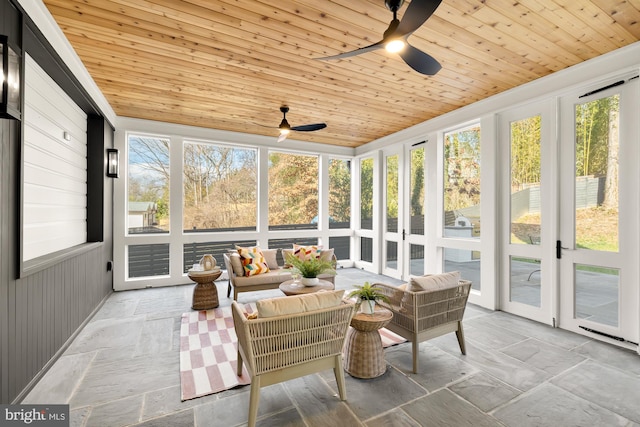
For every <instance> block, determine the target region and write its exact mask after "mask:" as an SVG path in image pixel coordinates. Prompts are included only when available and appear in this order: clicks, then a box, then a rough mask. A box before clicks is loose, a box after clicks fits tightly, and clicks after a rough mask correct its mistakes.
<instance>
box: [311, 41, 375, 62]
mask: <svg viewBox="0 0 640 427" xmlns="http://www.w3.org/2000/svg"><path fill="white" fill-rule="evenodd" d="M383 46H384V40H380V41H379V42H377V43H374V44H371V45H369V46H365V47H361V48H360V49H356V50H352V51H351V52H344V53H339V54H337V55H332V56H325V57H322V58H314V59H320V60H326V59H342V58H348V57H350V56H356V55H360V54H361V53H365V52H371V51H372V50H376V49H380V48H382V47H383Z"/></svg>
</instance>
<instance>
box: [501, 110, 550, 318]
mask: <svg viewBox="0 0 640 427" xmlns="http://www.w3.org/2000/svg"><path fill="white" fill-rule="evenodd" d="M553 112H554V101H553V100H546V101H542V102H536V103H533V104H527V105H524V106H522V107H519V108H514V109H510V110H508V111H504V112H502V113H500V114H499V115H498V135H499V143H498V145H499V147H500V149H499V150H498V153H499V154H498V155H499V156H500V159H499V162H498V163H499V164H501V165H503V167H502V168H500V170H499V171H498V172H499V173H498V175H499V182H500V185H499V188H500V189H501V190H500V196H499V200H500V217H499V218H500V221H499V224H500V225H499V228H500V247H501V251H500V253H501V261H500V266H501V268H500V277H501V280H500V281H499V283H500V292H499V295H500V308H501V309H502V310H504V311H507V312H509V313H513V314H516V315H518V316H523V317H526V318H529V319H532V320H536V321H538V322H542V323H546V324H548V325H554V324H555V323H556V319H557V300H558V298H557V294H558V290H557V280H555V277H556V275H557V262H556V258H555V249H554V248H555V242H556V236H557V214H556V213H555V211H556V206H555V203H553V200H556V199H557V189H556V186H555V183H556V182H557V172H556V171H557V155H556V152H557V146H556V138H554V136H555V134H556V127H557V122H556V117H555V115H554V114H553ZM538 115H539V116H540V117H541V129H540V177H541V179H540V181H541V183H540V194H541V196H540V215H541V227H540V244H539V245H527V244H512V243H511V239H510V236H511V210H510V207H511V167H510V165H511V126H510V124H511V123H512V122H514V121H518V120H522V119H525V118H528V117H534V116H538ZM512 256H517V257H524V258H534V259H538V260H540V264H539V268H540V271H539V272H535V273H533V271H534V270H533V269H532V274H536V275H537V274H539V279H540V307H536V306H533V305H529V304H525V303H523V302H518V301H514V300H512V298H511V268H510V267H511V263H510V259H511V257H512Z"/></svg>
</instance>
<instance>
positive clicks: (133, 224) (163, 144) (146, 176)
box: [127, 135, 169, 234]
mask: <svg viewBox="0 0 640 427" xmlns="http://www.w3.org/2000/svg"><path fill="white" fill-rule="evenodd" d="M127 158H128V159H129V167H128V169H127V170H128V181H127V184H128V187H127V193H128V194H127V196H128V198H127V200H128V208H127V211H128V212H127V213H128V215H127V224H128V225H127V228H128V230H129V234H145V233H168V232H169V139H168V138H161V137H154V136H142V135H130V136H129V141H128V156H127Z"/></svg>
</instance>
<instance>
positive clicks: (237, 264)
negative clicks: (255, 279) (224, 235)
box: [229, 252, 244, 276]
mask: <svg viewBox="0 0 640 427" xmlns="http://www.w3.org/2000/svg"><path fill="white" fill-rule="evenodd" d="M229 261H231V268H233V274H235V275H236V276H244V268H243V267H242V259H241V258H240V254H239V253H238V252H230V253H229Z"/></svg>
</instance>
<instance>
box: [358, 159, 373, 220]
mask: <svg viewBox="0 0 640 427" xmlns="http://www.w3.org/2000/svg"><path fill="white" fill-rule="evenodd" d="M360 228H361V229H363V230H373V159H372V158H367V159H362V160H360Z"/></svg>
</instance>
